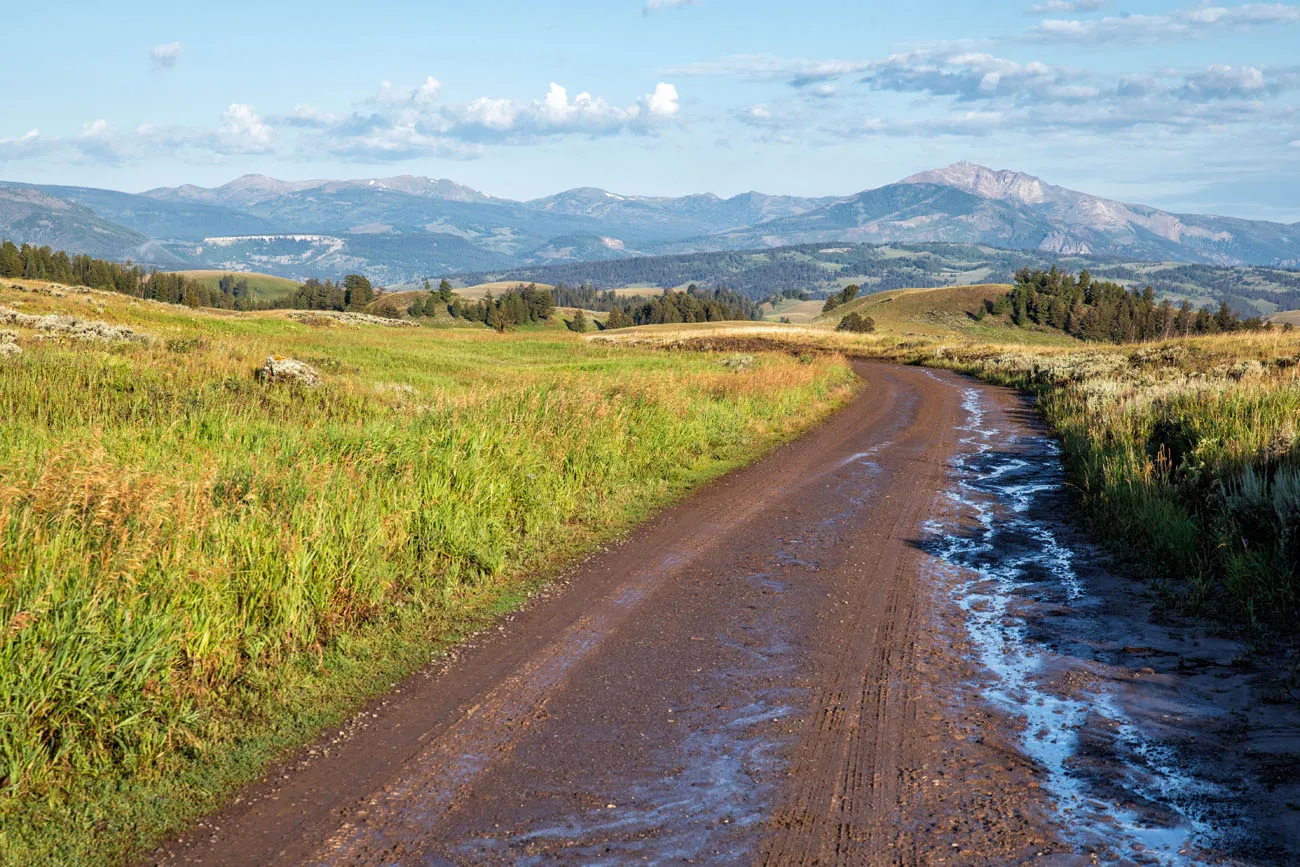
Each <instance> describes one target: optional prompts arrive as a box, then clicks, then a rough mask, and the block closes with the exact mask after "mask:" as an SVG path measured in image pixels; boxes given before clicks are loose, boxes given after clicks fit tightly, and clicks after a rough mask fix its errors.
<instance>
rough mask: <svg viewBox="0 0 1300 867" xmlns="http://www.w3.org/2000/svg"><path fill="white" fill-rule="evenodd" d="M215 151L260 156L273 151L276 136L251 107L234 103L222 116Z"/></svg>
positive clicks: (216, 136) (215, 138)
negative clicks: (272, 146)
mask: <svg viewBox="0 0 1300 867" xmlns="http://www.w3.org/2000/svg"><path fill="white" fill-rule="evenodd" d="M214 140H215V142H216V143H217V146H216V147H214V150H217V151H218V152H219V153H223V154H237V153H241V154H260V153H267V152H268V151H270V150H271V144H272V142H273V140H274V134H273V133H272V130H271V128H270V127H269V126H267V125H266V123H264V122H263V120H262V118H260V117H259V116H258V114H257V112H255V111H253V109H252V107H251V106H247V105H243V104H242V103H234V104H233V105H231V106H230V108H228V109H226V111H225V113H224V114H222V115H221V127H220V128H219V129H218V130H217V133H216V135H215V137H214Z"/></svg>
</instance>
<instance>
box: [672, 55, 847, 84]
mask: <svg viewBox="0 0 1300 867" xmlns="http://www.w3.org/2000/svg"><path fill="white" fill-rule="evenodd" d="M869 66H870V62H868V61H861V60H787V59H783V58H780V57H773V56H772V55H770V54H733V55H731V56H729V57H723V58H721V59H719V60H705V61H701V62H698V63H686V64H681V65H678V66H671V67H669V68H668V69H666V70H664V73H665V74H666V75H681V76H698V77H716V78H746V79H751V80H759V81H761V80H771V81H785V82H787V83H788V84H790V85H792V86H794V87H805V86H807V85H811V84H818V83H821V82H827V81H832V80H834V79H837V78H843V77H845V76H846V75H855V74H858V73H860V72H864V71H865V70H866V69H867V68H868V67H869Z"/></svg>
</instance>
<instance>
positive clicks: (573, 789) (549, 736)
mask: <svg viewBox="0 0 1300 867" xmlns="http://www.w3.org/2000/svg"><path fill="white" fill-rule="evenodd" d="M857 369H858V371H859V373H860V374H861V375H862V376H863V377H864V379H865V380H866V385H865V387H864V389H863V392H862V395H861V397H860V398H859V399H858V400H857V401H855V402H854V403H853V404H852V405H851V406H850V407H848V408H847V409H846V410H844V411H843V412H841V413H840V414H838V415H837V416H836V417H834V418H833V419H832V420H830V421H829V422H828V423H827V424H826V425H824V426H823V427H821V428H819V429H818V430H815V431H813V432H811V433H810V434H808V435H806V436H805V437H803V438H802V439H800V440H799V441H797V442H795V443H792V444H790V445H788V446H786V447H784V448H782V449H780V450H778V451H777V452H775V453H774V454H773V455H771V456H770V457H768V458H767V459H766V460H764V461H762V462H760V463H758V464H756V465H754V466H752V467H749V468H747V469H745V470H742V471H739V472H737V473H734V474H732V475H730V476H728V477H726V478H725V479H722V480H720V481H719V482H718V483H716V484H714V485H712V486H710V487H709V488H707V489H706V490H704V491H702V492H700V493H699V494H697V495H695V496H694V497H692V498H691V499H690V500H688V501H687V502H685V503H683V504H682V505H680V506H678V507H676V508H674V509H671V510H669V511H668V512H666V513H664V514H663V515H661V516H660V517H658V518H656V519H655V520H654V521H652V522H650V523H649V524H647V525H646V526H644V527H642V528H641V529H640V530H638V531H637V532H635V533H634V534H633V535H632V536H631V537H630V538H629V539H628V540H627V541H626V542H624V543H623V544H621V545H619V546H616V547H614V548H612V549H610V550H609V551H606V552H603V553H601V554H599V555H597V556H595V557H593V558H591V559H590V560H589V561H587V562H586V563H584V564H582V565H581V566H580V567H578V568H577V569H575V570H574V572H573V573H572V574H571V575H570V576H568V578H567V580H566V581H565V583H564V585H563V586H562V587H561V588H560V589H559V590H557V591H556V592H554V593H551V594H548V595H546V596H545V597H542V598H539V599H537V600H535V601H534V602H533V603H532V604H531V605H529V606H528V607H527V608H526V609H525V610H524V611H522V612H520V613H519V614H518V615H516V616H514V617H513V618H511V619H510V621H509V622H508V623H506V624H505V625H504V626H503V627H502V628H501V629H500V630H498V631H496V632H493V633H491V634H489V635H487V636H482V637H480V638H479V639H478V640H477V641H475V642H474V643H473V644H472V645H471V646H469V647H467V648H465V649H464V650H463V651H462V652H461V653H460V654H459V655H458V657H457V658H456V659H455V660H454V661H452V662H451V663H450V664H447V665H445V666H438V667H431V668H430V669H429V670H428V671H425V672H422V673H421V674H420V675H417V676H416V677H413V678H411V679H410V680H409V681H407V682H406V683H404V684H402V685H401V687H400V688H399V689H397V690H395V691H394V692H393V693H392V694H391V695H389V696H387V697H385V698H384V699H383V700H381V701H378V702H376V703H374V704H373V705H372V706H371V707H368V708H366V709H365V710H364V711H363V712H362V713H359V714H358V715H357V718H356V720H355V721H354V724H353V725H352V726H350V727H347V728H346V729H345V730H344V731H342V732H338V733H331V736H330V737H328V738H324V739H322V741H320V742H319V743H317V744H315V745H313V746H312V747H310V748H308V749H306V750H304V751H302V752H301V753H300V754H298V755H296V756H294V757H293V758H292V759H291V760H290V761H288V762H286V763H285V765H284V766H283V767H281V768H278V769H276V770H275V771H273V772H272V773H270V774H268V775H267V777H266V779H264V780H263V781H262V782H261V783H260V784H259V785H257V786H254V787H253V788H252V789H250V790H249V791H248V792H246V793H244V795H243V796H242V797H241V799H240V801H239V802H238V803H237V804H234V805H232V806H231V807H229V808H227V809H226V810H225V811H223V812H222V813H220V814H218V815H215V816H212V817H209V819H208V820H206V821H205V822H204V823H203V824H201V825H200V826H198V827H196V828H195V829H194V830H193V831H191V832H190V833H189V834H187V835H185V836H183V837H182V838H180V839H177V840H174V841H172V842H170V843H169V844H168V845H167V846H165V847H163V848H161V849H160V850H158V851H157V852H155V853H154V854H153V856H152V858H151V859H150V860H151V861H153V862H157V863H186V864H251V863H258V864H268V863H282V864H299V863H314V864H430V865H436V864H484V863H486V864H495V863H500V864H571V863H580V864H626V863H663V862H677V863H709V864H738V863H755V862H761V863H765V864H781V865H786V864H830V863H839V864H932V863H946V864H1005V863H1023V862H1027V861H1034V862H1038V861H1041V862H1042V863H1050V864H1073V863H1079V864H1087V863H1168V864H1182V863H1288V862H1289V861H1291V860H1294V857H1295V855H1296V852H1297V837H1298V836H1300V830H1298V829H1300V822H1297V817H1296V815H1295V810H1296V804H1295V802H1296V800H1298V799H1300V794H1297V793H1296V791H1295V788H1296V786H1297V779H1296V774H1295V773H1294V772H1293V770H1294V768H1295V767H1296V765H1295V764H1294V762H1295V759H1294V747H1295V743H1294V741H1295V738H1296V728H1295V723H1296V715H1295V713H1294V712H1293V707H1294V706H1293V705H1291V706H1288V705H1278V704H1267V703H1265V702H1262V701H1260V700H1259V699H1260V696H1259V695H1258V694H1256V692H1257V691H1258V690H1259V689H1262V688H1265V687H1264V686H1261V684H1260V683H1257V682H1256V681H1257V680H1258V677H1262V675H1261V676H1258V677H1257V676H1256V675H1252V674H1250V673H1248V672H1243V671H1241V670H1239V667H1237V663H1238V661H1239V659H1240V658H1241V656H1242V650H1243V648H1241V647H1240V646H1238V645H1236V644H1234V643H1233V642H1232V641H1230V640H1227V639H1222V638H1205V637H1203V636H1204V634H1205V632H1204V627H1203V626H1202V625H1199V624H1192V623H1176V622H1172V621H1168V620H1165V619H1162V618H1161V617H1159V616H1157V615H1158V614H1159V613H1160V612H1159V610H1158V607H1157V606H1156V605H1155V603H1154V602H1153V601H1152V599H1150V598H1149V597H1147V596H1145V595H1143V594H1142V592H1141V591H1140V590H1139V589H1138V588H1136V587H1134V586H1133V585H1132V584H1131V583H1128V582H1124V581H1121V580H1119V579H1116V578H1114V577H1113V576H1112V575H1110V573H1108V572H1106V571H1105V570H1104V569H1102V568H1100V567H1099V566H1098V565H1097V564H1099V563H1101V562H1102V558H1101V557H1100V556H1099V555H1098V554H1097V553H1096V552H1095V551H1093V550H1092V549H1090V548H1089V547H1088V546H1087V545H1086V543H1085V542H1084V541H1083V540H1082V539H1080V538H1079V537H1078V536H1077V534H1075V533H1073V532H1072V531H1071V529H1070V526H1071V525H1070V522H1069V521H1068V520H1065V519H1064V516H1066V515H1067V514H1068V506H1069V504H1068V499H1067V498H1066V497H1065V495H1064V493H1063V491H1062V481H1061V478H1060V470H1059V460H1057V458H1056V455H1055V454H1054V452H1053V446H1052V444H1051V442H1050V441H1049V440H1048V439H1047V438H1045V437H1044V436H1043V435H1042V433H1041V431H1039V430H1038V429H1037V428H1036V427H1035V425H1034V421H1033V417H1032V413H1031V412H1030V411H1029V409H1028V408H1027V407H1026V406H1025V404H1024V403H1023V402H1022V401H1021V400H1020V399H1019V398H1017V397H1015V396H1014V395H1011V394H1010V393H1007V392H1004V391H1000V390H996V389H989V388H984V387H977V386H974V385H972V384H971V383H970V382H968V381H966V380H963V379H961V378H958V377H956V376H952V375H948V374H937V373H929V372H926V371H923V370H918V369H912V368H901V367H893V366H888V365H873V364H859V365H857ZM1247 709H1249V710H1247ZM1289 763H1290V764H1289Z"/></svg>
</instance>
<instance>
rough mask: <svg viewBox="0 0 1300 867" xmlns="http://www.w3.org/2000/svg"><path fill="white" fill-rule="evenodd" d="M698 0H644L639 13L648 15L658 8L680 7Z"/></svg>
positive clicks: (690, 4) (691, 4)
mask: <svg viewBox="0 0 1300 867" xmlns="http://www.w3.org/2000/svg"><path fill="white" fill-rule="evenodd" d="M698 2H700V0H645V6H644V7H643V8H642V9H641V14H642V15H649V14H650V13H651V12H654V11H656V10H659V9H680V8H682V7H683V6H694V5H695V4H696V3H698Z"/></svg>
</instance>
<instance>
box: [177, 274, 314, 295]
mask: <svg viewBox="0 0 1300 867" xmlns="http://www.w3.org/2000/svg"><path fill="white" fill-rule="evenodd" d="M176 273H178V274H184V275H185V276H186V277H189V278H191V279H194V280H197V281H198V282H200V283H202V284H203V285H204V286H207V287H208V288H209V289H216V288H217V284H218V283H219V282H221V278H222V277H225V276H226V275H227V274H230V275H231V276H233V277H234V278H235V279H236V280H247V281H248V288H249V289H250V290H252V293H253V298H254V300H257V301H272V300H274V299H276V298H283V297H284V296H286V295H292V294H293V293H295V292H297V291H298V287H299V286H300V285H301V284H300V283H299V282H298V281H297V280H290V279H289V278H287V277H273V276H271V275H270V274H256V273H251V272H250V273H244V272H242V271H178V272H176Z"/></svg>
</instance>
